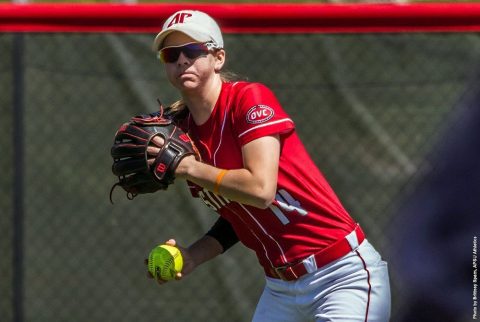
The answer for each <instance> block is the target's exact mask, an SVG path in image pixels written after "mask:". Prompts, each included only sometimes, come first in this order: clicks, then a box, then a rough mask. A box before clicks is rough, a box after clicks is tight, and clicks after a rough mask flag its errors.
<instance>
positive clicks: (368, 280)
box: [355, 250, 372, 322]
mask: <svg viewBox="0 0 480 322" xmlns="http://www.w3.org/2000/svg"><path fill="white" fill-rule="evenodd" d="M355 253H357V255H358V257H360V260H361V261H362V263H363V269H364V270H365V271H366V272H367V282H368V298H367V310H366V312H365V322H367V321H368V310H369V307H370V293H371V291H372V285H371V284H370V271H369V270H368V268H367V264H366V263H365V261H364V260H363V257H362V255H360V253H359V251H358V250H356V251H355Z"/></svg>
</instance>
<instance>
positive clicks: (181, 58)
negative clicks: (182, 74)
mask: <svg viewBox="0 0 480 322" xmlns="http://www.w3.org/2000/svg"><path fill="white" fill-rule="evenodd" d="M177 64H178V65H187V64H190V59H189V58H188V57H187V56H185V54H184V53H183V52H180V55H179V56H178V59H177Z"/></svg>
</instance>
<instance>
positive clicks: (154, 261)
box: [148, 245, 183, 281]
mask: <svg viewBox="0 0 480 322" xmlns="http://www.w3.org/2000/svg"><path fill="white" fill-rule="evenodd" d="M182 268H183V257H182V253H181V252H180V250H179V249H178V248H177V247H174V246H170V245H158V246H157V247H155V248H154V249H152V251H151V252H150V255H149V256H148V271H149V272H150V273H151V274H152V275H153V277H155V279H162V280H165V281H169V280H172V279H174V278H175V275H177V273H179V272H181V271H182Z"/></svg>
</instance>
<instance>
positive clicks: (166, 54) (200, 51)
mask: <svg viewBox="0 0 480 322" xmlns="http://www.w3.org/2000/svg"><path fill="white" fill-rule="evenodd" d="M181 52H182V53H183V54H184V55H185V56H187V58H189V59H195V58H198V57H200V56H202V55H207V54H208V48H207V46H205V45H204V44H188V45H185V46H181V47H167V48H163V49H162V50H161V51H160V59H161V60H162V61H163V62H164V63H174V62H176V61H177V60H178V57H179V56H180V53H181Z"/></svg>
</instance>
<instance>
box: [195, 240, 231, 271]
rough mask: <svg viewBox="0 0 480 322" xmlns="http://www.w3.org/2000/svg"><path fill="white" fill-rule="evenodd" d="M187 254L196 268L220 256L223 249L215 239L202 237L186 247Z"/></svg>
mask: <svg viewBox="0 0 480 322" xmlns="http://www.w3.org/2000/svg"><path fill="white" fill-rule="evenodd" d="M188 252H189V254H190V256H191V257H192V259H193V261H194V263H195V267H196V266H199V265H201V264H203V263H205V262H207V261H209V260H211V259H213V258H215V257H216V256H218V255H220V254H221V253H222V252H223V247H222V245H220V243H219V242H218V241H217V240H216V239H215V238H213V237H210V236H203V237H202V238H200V239H199V240H197V241H196V242H195V243H193V244H192V245H190V247H188Z"/></svg>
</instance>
